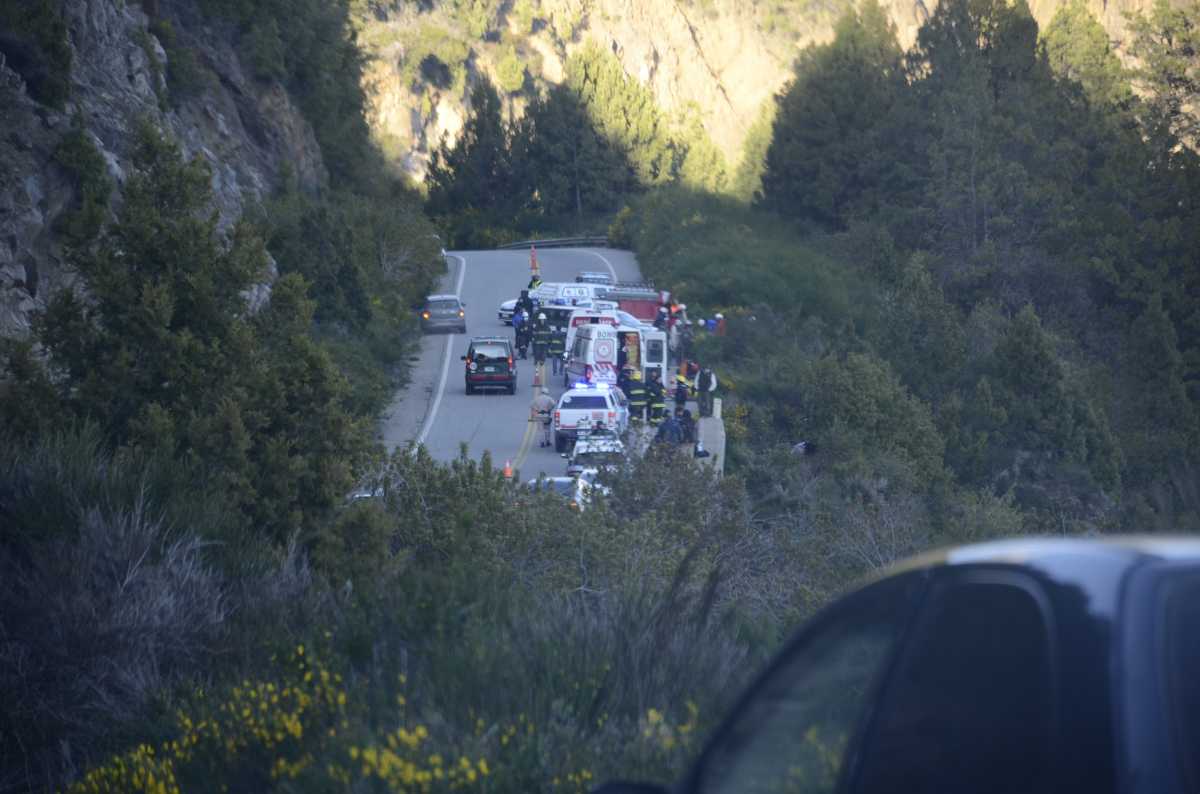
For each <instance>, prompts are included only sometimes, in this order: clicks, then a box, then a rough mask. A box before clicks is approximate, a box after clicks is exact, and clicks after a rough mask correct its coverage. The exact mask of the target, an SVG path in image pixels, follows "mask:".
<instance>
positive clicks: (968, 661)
mask: <svg viewBox="0 0 1200 794" xmlns="http://www.w3.org/2000/svg"><path fill="white" fill-rule="evenodd" d="M673 790H674V791H679V792H702V793H703V794H718V793H720V794H724V793H725V792H739V794H755V793H756V792H767V791H770V792H778V791H787V792H792V791H795V792H806V794H807V793H809V792H811V793H813V794H822V793H825V792H846V793H847V794H880V793H881V792H889V793H890V792H896V793H897V794H951V793H953V794H959V793H960V792H961V793H962V794H968V793H969V794H1016V793H1017V792H1020V793H1021V794H1054V793H1055V792H1086V794H1185V793H1186V794H1195V793H1196V792H1198V791H1200V540H1196V539H1186V540H1185V539H1148V538H1141V539H1133V538H1114V539H1109V540H1104V541H1100V540H1089V541H1082V540H1029V541H1006V542H998V543H989V544H983V545H979V546H969V547H965V548H961V549H956V550H952V551H949V552H941V553H937V554H932V555H928V556H924V557H920V558H917V559H915V560H912V561H910V562H908V563H905V564H902V565H900V566H898V567H897V568H895V569H894V570H893V571H892V572H890V573H889V574H888V575H887V576H885V577H884V578H881V579H879V580H877V581H875V582H873V583H871V584H868V585H867V586H865V587H862V588H861V589H859V590H858V591H857V592H855V593H853V594H852V595H849V596H846V597H845V598H843V599H841V600H839V601H837V602H836V603H834V604H833V605H832V606H830V607H828V608H827V609H825V610H824V611H823V612H822V613H821V614H820V615H818V616H817V617H816V618H815V619H813V620H812V621H810V622H809V623H808V624H807V625H806V626H804V627H803V628H802V629H801V630H800V631H799V633H798V634H796V635H795V637H794V638H793V639H792V640H790V641H789V642H788V643H787V645H786V647H785V648H784V650H783V651H782V652H781V653H780V654H779V655H778V657H777V658H776V659H775V661H774V662H773V663H772V664H771V665H770V666H769V667H768V669H767V670H766V671H765V672H764V673H763V674H762V675H761V676H760V677H759V678H758V680H757V681H756V682H755V683H754V684H753V685H752V686H751V687H750V688H749V690H748V691H747V692H746V694H745V695H744V696H743V697H742V699H741V701H740V702H739V703H738V704H737V705H736V706H735V707H734V709H733V711H732V712H731V714H730V715H729V716H728V717H727V718H726V720H725V721H724V723H723V724H722V725H721V726H720V727H719V728H718V729H717V731H716V732H715V734H714V735H713V736H712V737H711V739H710V740H709V742H708V743H707V746H706V748H705V749H704V750H703V752H702V753H701V755H700V757H699V759H698V760H697V761H696V763H695V764H694V766H693V767H692V768H691V769H690V770H689V771H688V772H687V774H686V775H685V776H684V777H683V779H682V780H681V781H680V782H679V784H678V786H677V787H676V788H674V789H673ZM598 791H600V792H604V794H616V793H617V792H639V793H640V794H647V793H648V792H663V791H665V789H662V788H661V787H658V786H654V785H647V784H631V783H608V784H605V785H604V786H601V787H600V789H598Z"/></svg>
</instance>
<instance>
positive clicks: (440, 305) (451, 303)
mask: <svg viewBox="0 0 1200 794" xmlns="http://www.w3.org/2000/svg"><path fill="white" fill-rule="evenodd" d="M429 308H430V309H457V308H458V301H455V300H444V301H430V302H429Z"/></svg>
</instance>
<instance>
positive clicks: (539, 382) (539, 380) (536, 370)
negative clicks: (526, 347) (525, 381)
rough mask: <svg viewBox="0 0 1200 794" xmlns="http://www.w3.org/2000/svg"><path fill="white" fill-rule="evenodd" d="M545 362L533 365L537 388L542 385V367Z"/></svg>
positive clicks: (534, 385)
mask: <svg viewBox="0 0 1200 794" xmlns="http://www.w3.org/2000/svg"><path fill="white" fill-rule="evenodd" d="M544 366H545V364H535V365H534V367H533V387H534V388H535V389H536V388H537V387H538V386H541V385H542V368H543V367H544Z"/></svg>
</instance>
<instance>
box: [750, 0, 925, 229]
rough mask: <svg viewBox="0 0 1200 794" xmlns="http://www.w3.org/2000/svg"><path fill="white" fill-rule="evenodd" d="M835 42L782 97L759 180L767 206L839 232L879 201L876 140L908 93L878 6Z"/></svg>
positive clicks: (816, 50)
mask: <svg viewBox="0 0 1200 794" xmlns="http://www.w3.org/2000/svg"><path fill="white" fill-rule="evenodd" d="M834 31H835V36H834V40H833V41H832V42H831V43H829V44H827V45H823V46H819V47H810V48H809V49H807V50H805V51H804V52H803V53H801V55H800V57H799V59H797V63H796V77H795V79H794V80H793V81H792V82H791V83H790V84H789V85H788V87H787V88H786V89H785V91H784V92H783V93H782V94H781V95H780V97H779V109H778V116H777V118H776V121H775V126H774V129H775V136H774V139H773V140H772V141H771V145H770V147H769V149H768V150H767V155H766V167H765V169H764V171H763V174H762V204H763V206H764V207H766V208H768V209H772V210H774V211H776V212H779V213H780V214H782V215H785V216H787V217H792V218H797V219H802V220H809V221H815V222H817V223H819V224H821V225H823V226H826V227H829V228H841V227H842V226H844V224H845V222H846V217H845V216H846V214H848V213H852V212H854V211H856V210H857V209H859V208H862V207H864V206H867V207H869V206H870V205H871V204H872V203H873V202H874V201H875V200H877V198H878V197H877V196H876V195H874V194H875V192H876V191H877V190H878V188H879V180H878V172H877V171H876V170H875V169H874V168H873V167H872V166H873V163H872V157H871V151H872V143H873V133H874V131H875V130H876V129H877V127H878V123H879V121H880V119H882V118H884V117H885V116H886V115H887V113H888V112H889V108H890V107H891V105H892V103H893V102H894V101H895V100H896V97H897V95H898V94H899V92H900V91H902V90H903V87H904V81H903V74H902V71H901V68H900V67H901V50H900V45H899V43H898V42H897V40H896V32H895V29H894V27H893V26H892V25H891V23H890V22H889V21H888V18H887V15H886V14H885V12H884V11H883V9H882V8H881V7H880V6H879V5H878V3H875V2H871V1H870V0H869V1H868V2H867V3H866V4H864V5H863V7H862V9H861V10H860V11H857V12H855V11H849V12H847V13H846V14H845V15H843V16H842V18H841V19H840V20H839V21H838V23H837V25H836V26H835V28H834Z"/></svg>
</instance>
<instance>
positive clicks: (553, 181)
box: [513, 85, 636, 216]
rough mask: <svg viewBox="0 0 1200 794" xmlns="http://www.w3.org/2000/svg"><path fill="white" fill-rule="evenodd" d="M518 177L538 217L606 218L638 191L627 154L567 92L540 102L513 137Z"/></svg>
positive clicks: (556, 90)
mask: <svg viewBox="0 0 1200 794" xmlns="http://www.w3.org/2000/svg"><path fill="white" fill-rule="evenodd" d="M513 147H514V153H513V154H514V165H515V172H516V174H517V175H518V178H519V179H520V181H521V184H522V191H523V192H524V193H525V194H526V195H528V196H530V197H531V204H532V206H534V207H535V208H536V209H537V210H538V211H540V212H542V213H544V214H546V215H550V216H557V215H566V214H570V213H575V214H576V215H582V214H583V213H585V212H589V213H590V212H604V211H606V210H608V209H609V208H611V207H613V206H615V205H616V204H617V203H618V201H619V200H620V197H621V196H622V195H624V194H625V193H626V192H628V191H630V190H632V189H633V188H634V187H635V186H636V185H635V182H634V177H633V173H632V170H631V169H630V166H629V163H628V162H627V161H626V160H625V158H624V156H623V155H622V153H621V152H620V151H619V150H618V149H616V148H615V147H613V146H612V145H611V144H610V143H609V142H608V141H606V140H605V139H604V138H603V137H602V136H601V135H600V134H599V133H598V132H597V131H596V130H595V129H594V128H593V127H592V124H591V121H590V119H589V118H588V114H587V109H586V108H585V107H584V106H583V103H582V102H581V101H580V100H579V98H578V97H577V96H576V95H575V93H574V92H573V91H571V90H570V89H569V88H567V87H566V86H562V85H558V86H553V87H551V88H550V90H549V91H548V92H546V94H545V95H543V96H539V97H537V98H536V99H534V100H533V101H532V102H531V103H530V105H529V107H528V109H527V110H526V112H525V117H524V118H523V119H522V120H521V122H520V123H519V125H518V126H517V128H516V130H514V133H513Z"/></svg>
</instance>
